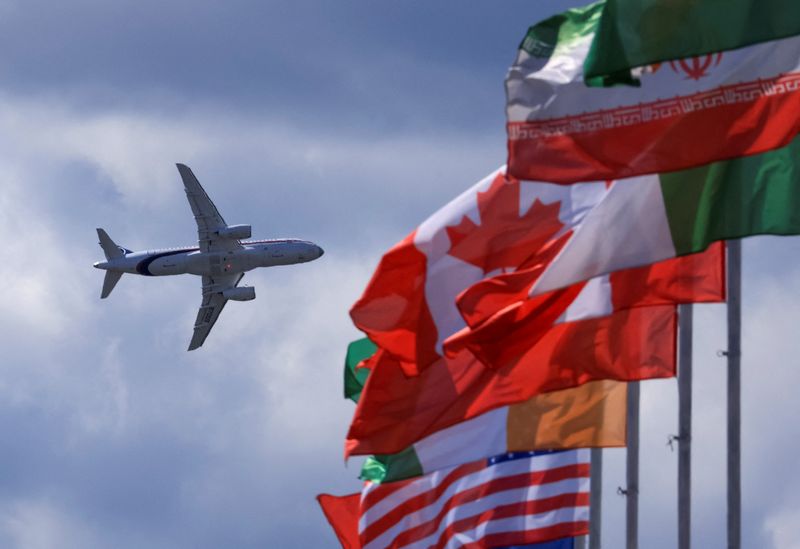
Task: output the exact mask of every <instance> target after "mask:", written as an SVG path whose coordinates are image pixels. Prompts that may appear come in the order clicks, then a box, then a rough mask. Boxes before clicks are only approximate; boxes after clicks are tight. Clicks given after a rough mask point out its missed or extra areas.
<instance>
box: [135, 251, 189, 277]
mask: <svg viewBox="0 0 800 549" xmlns="http://www.w3.org/2000/svg"><path fill="white" fill-rule="evenodd" d="M190 251H192V250H191V249H188V250H185V249H184V250H172V251H169V252H161V253H157V254H153V255H151V256H148V257H146V258H144V259H143V260H142V261H140V262H139V263H137V264H136V272H137V273H139V274H140V275H144V276H154V275H153V273H151V272H150V268H149V267H150V264H151V263H152V262H153V261H155V260H156V259H159V258H161V257H169V256H171V255H178V254H185V253H187V252H190Z"/></svg>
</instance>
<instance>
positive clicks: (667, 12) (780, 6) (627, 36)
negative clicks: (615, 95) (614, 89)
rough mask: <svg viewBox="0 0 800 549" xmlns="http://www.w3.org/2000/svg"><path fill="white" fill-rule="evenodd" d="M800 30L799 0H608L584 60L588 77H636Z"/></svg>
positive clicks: (602, 79)
mask: <svg viewBox="0 0 800 549" xmlns="http://www.w3.org/2000/svg"><path fill="white" fill-rule="evenodd" d="M795 34H800V3H798V2H797V0H736V1H735V2H731V1H728V0H699V1H698V0H692V1H689V0H679V1H675V0H606V2H605V7H604V8H603V13H602V17H601V19H600V23H599V25H598V27H597V33H596V35H595V38H594V41H593V42H592V46H591V49H590V50H589V56H588V58H587V60H586V63H585V65H584V70H585V73H586V78H587V80H590V81H591V80H599V81H600V82H599V83H603V84H613V83H618V82H619V83H623V82H631V81H632V80H633V78H632V74H631V70H632V69H635V68H636V67H643V66H646V65H650V64H653V63H659V62H664V61H670V60H673V59H685V58H689V57H699V56H705V55H708V54H714V53H716V52H720V51H723V50H732V49H737V48H741V47H744V46H750V45H753V44H758V43H760V42H769V41H772V40H776V39H779V38H786V37H790V36H793V35H795Z"/></svg>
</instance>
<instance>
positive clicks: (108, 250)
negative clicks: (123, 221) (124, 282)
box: [97, 228, 125, 288]
mask: <svg viewBox="0 0 800 549" xmlns="http://www.w3.org/2000/svg"><path fill="white" fill-rule="evenodd" d="M97 237H98V238H99V239H100V247H101V248H103V253H104V254H106V259H107V260H112V259H116V258H118V257H122V256H124V255H125V253H124V252H123V251H122V250H121V249H120V247H119V246H117V245H116V244H115V243H114V241H113V240H111V237H110V236H108V234H107V233H106V232H105V231H104V230H103V229H100V228H98V229H97ZM115 283H116V282H115ZM112 288H113V286H112Z"/></svg>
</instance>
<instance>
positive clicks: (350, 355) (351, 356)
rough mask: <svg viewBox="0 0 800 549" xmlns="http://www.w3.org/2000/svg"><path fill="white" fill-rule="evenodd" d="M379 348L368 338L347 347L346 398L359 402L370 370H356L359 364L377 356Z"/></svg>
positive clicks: (345, 364) (345, 370)
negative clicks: (376, 352)
mask: <svg viewBox="0 0 800 549" xmlns="http://www.w3.org/2000/svg"><path fill="white" fill-rule="evenodd" d="M377 350H378V348H377V347H376V346H375V344H374V343H373V342H371V341H370V340H369V339H367V338H366V337H365V338H364V339H359V340H357V341H354V342H352V343H351V344H350V345H348V346H347V356H346V357H345V359H344V398H349V399H350V400H352V401H353V402H358V398H359V397H360V396H361V390H362V389H363V388H364V384H365V383H366V382H367V376H369V370H367V369H366V368H356V366H358V364H359V363H360V362H361V361H362V360H365V359H367V358H369V357H371V356H372V355H374V354H375V351H377Z"/></svg>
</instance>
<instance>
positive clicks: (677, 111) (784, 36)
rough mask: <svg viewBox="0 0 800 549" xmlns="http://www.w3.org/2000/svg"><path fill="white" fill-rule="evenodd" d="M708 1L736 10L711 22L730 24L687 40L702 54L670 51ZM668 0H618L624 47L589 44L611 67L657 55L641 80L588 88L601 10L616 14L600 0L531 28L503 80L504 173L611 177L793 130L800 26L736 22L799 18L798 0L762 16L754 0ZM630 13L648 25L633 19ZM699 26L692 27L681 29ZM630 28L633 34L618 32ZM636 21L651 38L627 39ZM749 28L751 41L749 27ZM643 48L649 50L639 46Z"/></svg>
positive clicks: (711, 156)
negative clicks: (756, 26) (685, 23)
mask: <svg viewBox="0 0 800 549" xmlns="http://www.w3.org/2000/svg"><path fill="white" fill-rule="evenodd" d="M712 3H713V4H715V8H716V11H717V12H718V13H722V12H723V11H725V12H730V13H729V14H728V15H729V16H730V17H729V18H728V19H727V20H734V19H735V20H736V21H738V22H739V26H732V27H726V25H725V24H724V23H722V24H719V25H716V24H715V25H714V28H717V27H719V28H723V29H726V32H724V33H721V34H719V35H717V34H715V33H712V32H706V33H702V34H701V37H696V36H695V37H694V40H693V41H690V42H691V43H694V44H696V43H698V42H700V43H701V44H702V45H703V49H702V51H705V52H707V53H704V54H702V55H696V56H689V57H683V58H674V57H670V56H671V55H673V54H674V52H679V53H678V55H681V53H680V52H681V51H682V50H681V48H680V47H679V46H678V47H674V46H675V44H672V40H674V41H675V43H676V44H678V43H679V42H680V40H681V39H682V38H681V37H682V33H680V32H672V30H674V29H675V28H677V27H680V24H679V23H678V22H679V21H681V16H682V15H686V14H691V15H692V17H686V18H685V19H687V20H688V19H694V20H695V22H696V21H697V20H702V17H700V18H696V17H694V14H702V13H704V12H702V11H700V10H697V11H695V9H694V8H695V6H696V5H704V4H705V5H710V4H712ZM768 3H769V4H775V3H776V2H774V1H771V0H770V1H769V2H768ZM778 3H781V2H778ZM634 4H638V5H639V8H638V9H635V10H632V11H631V12H630V13H628V12H625V11H624V10H622V9H619V8H620V7H622V6H623V5H624V6H628V5H634ZM668 4H669V6H667V2H665V1H664V0H648V1H646V2H639V1H638V0H637V1H636V2H633V0H624V1H622V0H620V1H619V2H614V3H613V5H614V9H615V10H616V12H615V13H616V14H617V16H618V17H619V18H620V21H622V23H618V24H616V28H617V30H618V31H621V35H622V36H623V38H624V40H623V41H622V42H621V43H619V44H617V46H619V48H621V50H618V49H614V48H609V46H608V44H609V41H611V42H613V37H612V38H611V39H608V38H607V37H605V36H603V37H602V38H603V41H602V42H597V43H595V46H594V51H593V54H594V56H595V57H594V58H595V59H597V58H598V57H600V56H601V55H605V56H606V57H608V56H610V57H612V58H614V56H618V55H619V56H621V57H622V58H623V59H622V61H620V63H619V64H614V63H612V64H611V65H609V66H610V67H611V68H612V70H613V69H616V68H617V67H623V68H624V67H625V66H626V63H627V64H630V63H631V62H634V63H635V62H639V60H648V59H653V60H659V59H661V60H664V61H663V62H655V61H653V62H651V61H645V62H644V64H643V66H639V67H638V68H637V70H636V71H635V72H636V73H637V76H638V79H639V86H638V87H632V86H615V87H609V88H590V87H587V86H586V84H585V82H584V79H585V78H586V77H587V75H586V74H585V72H584V64H585V63H586V61H587V56H588V55H589V51H590V48H591V47H592V43H593V40H594V38H595V35H596V33H597V29H598V24H600V22H601V15H603V23H602V24H606V25H612V26H614V24H615V23H614V22H613V21H612V20H610V19H608V18H606V14H604V13H603V10H604V7H606V6H605V4H604V3H603V2H598V3H595V4H592V5H589V6H586V7H583V8H575V9H572V10H569V11H567V12H565V13H563V14H561V15H557V16H554V17H552V18H550V19H548V20H546V21H543V22H541V23H539V24H537V25H535V26H533V27H531V28H530V29H529V31H528V33H527V35H526V37H525V39H524V40H523V41H522V44H521V46H520V49H519V52H518V55H517V59H516V61H515V63H514V65H513V66H512V67H511V69H510V70H509V73H508V76H507V78H506V95H507V106H506V113H507V127H508V150H509V160H508V170H509V174H511V175H513V176H515V177H518V178H521V179H530V180H542V181H553V182H559V183H572V182H576V181H593V180H598V179H616V178H621V177H630V176H634V175H638V174H645V173H659V172H668V171H673V170H680V169H684V168H689V167H693V166H699V165H702V164H707V163H709V162H713V161H717V160H721V159H727V158H734V157H738V156H741V155H751V154H756V153H760V152H764V151H767V150H770V149H773V148H776V147H780V146H783V145H785V144H787V143H788V142H789V141H790V140H791V139H792V137H794V135H795V134H796V133H797V132H798V131H799V130H800V117H799V116H798V112H800V36H794V35H793V33H794V32H797V31H795V30H794V26H792V25H787V28H788V29H789V30H788V31H787V32H777V31H775V32H773V30H772V28H771V27H766V30H764V29H761V30H759V32H758V33H755V32H750V29H747V28H745V27H743V26H742V25H743V24H744V23H743V22H746V21H748V19H750V20H752V21H758V20H764V19H765V18H769V19H772V20H778V19H779V18H781V17H786V18H787V20H793V21H795V23H796V22H797V19H798V12H799V11H800V7H799V6H800V4H798V3H797V2H793V1H790V2H785V1H784V2H783V4H787V6H788V7H787V9H786V12H785V13H780V12H771V13H769V15H768V16H765V15H764V14H762V13H759V12H760V11H761V10H762V8H761V3H760V2H759V3H758V4H756V3H755V2H753V1H744V2H732V3H731V2H718V1H717V2H710V1H708V0H705V1H701V2H691V3H688V2H683V3H679V4H681V5H679V6H675V2H669V3H668ZM667 7H669V10H672V11H671V12H670V15H669V16H659V15H658V14H659V9H656V8H660V10H661V12H663V11H665V10H666V8H667ZM609 9H610V6H609ZM669 10H666V11H669ZM751 12H754V13H757V14H758V15H756V16H752V15H751ZM637 13H638V15H639V16H640V21H641V25H644V26H636V25H635V24H633V23H631V20H633V21H636V14H637ZM629 15H630V17H629ZM609 17H611V16H609ZM602 24H601V26H602ZM629 25H633V26H629ZM660 25H666V26H664V27H661V26H660ZM795 26H796V25H795ZM656 27H657V28H658V30H656ZM696 28H697V25H696V24H695V25H694V26H690V27H689V29H690V30H689V31H688V32H689V33H693V32H695V31H694V30H691V29H696ZM776 28H777V26H776ZM628 29H635V33H631V32H624V31H626V30H628ZM643 29H651V30H650V32H648V33H647V35H646V38H649V37H651V36H652V37H654V38H655V39H653V40H642V41H637V40H635V39H633V38H631V35H632V34H636V35H640V34H643V33H642V31H643ZM781 30H782V31H785V30H786V29H783V28H782V29H781ZM657 33H662V34H657ZM663 33H666V34H663ZM756 34H758V35H759V36H757V38H758V40H759V41H758V42H757V43H756V42H755V41H754V40H753V39H752V36H751V35H753V36H755V35H756ZM737 35H738V37H737ZM773 38H774V39H773ZM640 47H641V48H646V49H647V51H638V50H637V49H636V48H640ZM607 48H608V49H607ZM657 48H662V50H663V51H662V52H658V51H655V50H656V49H657ZM726 48H727V49H726ZM730 48H734V49H730ZM722 50H725V51H722ZM619 51H621V52H622V53H619ZM689 51H691V50H689ZM640 54H641V55H640ZM625 59H628V61H625ZM613 60H614V61H617V60H616V59H613ZM631 60H632V61H631ZM601 72H602V71H601Z"/></svg>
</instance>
